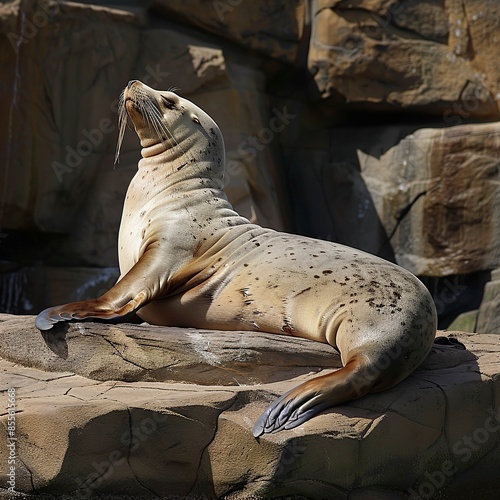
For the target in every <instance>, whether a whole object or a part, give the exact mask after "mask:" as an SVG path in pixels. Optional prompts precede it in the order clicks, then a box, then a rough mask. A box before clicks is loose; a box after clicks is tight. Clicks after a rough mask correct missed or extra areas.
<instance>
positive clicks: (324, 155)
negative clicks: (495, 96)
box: [289, 123, 500, 331]
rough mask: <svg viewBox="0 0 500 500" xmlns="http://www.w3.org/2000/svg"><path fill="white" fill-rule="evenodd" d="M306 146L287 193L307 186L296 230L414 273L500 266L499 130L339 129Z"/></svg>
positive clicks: (450, 272) (496, 127)
mask: <svg viewBox="0 0 500 500" xmlns="http://www.w3.org/2000/svg"><path fill="white" fill-rule="evenodd" d="M356 131H358V132H361V133H360V134H359V135H356V134H355V132H356ZM335 137H336V138H337V140H338V144H336V145H334V146H331V147H330V151H329V147H328V144H329V143H330V144H332V142H333V138H335ZM308 139H309V138H308ZM308 139H306V140H305V141H304V142H305V143H304V145H303V148H302V149H301V150H300V152H299V153H298V154H297V155H296V156H295V158H294V160H292V162H293V163H292V168H291V169H290V173H289V175H290V179H291V182H292V186H293V190H294V192H295V193H297V194H298V192H299V190H301V189H304V188H303V186H307V188H306V189H308V191H306V195H307V196H306V199H307V200H310V201H311V202H310V204H309V203H307V204H306V205H305V206H304V205H302V206H301V207H300V209H299V210H300V217H301V219H302V221H301V223H302V225H301V227H300V229H301V230H302V231H306V230H307V229H309V231H308V232H309V234H311V235H312V236H316V237H320V238H326V239H333V240H337V241H338V240H341V241H344V242H346V243H347V244H349V245H352V246H355V247H362V248H363V249H365V250H367V251H369V252H372V253H376V254H383V252H384V251H385V255H384V256H385V257H390V254H389V252H388V249H391V250H392V251H393V252H394V256H395V259H396V261H397V262H398V263H399V264H400V265H402V266H403V267H405V268H407V269H409V270H410V271H412V272H413V273H414V274H417V275H424V276H449V275H455V274H470V273H473V272H475V271H479V270H482V269H492V268H495V267H497V266H498V265H499V264H500V252H499V248H500V241H499V240H498V235H499V234H500V219H499V218H498V217H497V214H498V213H499V210H500V190H499V180H500V169H499V161H498V158H499V155H500V125H499V124H498V123H491V124H467V125H458V126H454V127H449V128H417V129H415V128H414V127H371V128H359V127H357V128H356V129H354V128H347V129H344V128H339V129H332V130H331V131H330V132H329V133H328V134H326V133H325V134H323V135H322V136H321V137H320V138H318V137H317V136H316V137H313V138H310V140H308ZM330 141H332V142H330ZM306 157H309V158H310V162H309V163H307V164H306V163H305V159H306ZM325 184H326V185H329V186H331V188H330V190H328V191H326V190H325ZM332 192H333V193H334V196H331V193H332ZM299 210H298V211H299ZM324 212H329V213H331V214H332V217H331V221H332V222H331V223H330V224H324V223H323V222H322V221H321V219H320V214H321V213H324ZM355 225H356V226H357V227H359V228H360V229H361V230H360V231H359V233H358V232H354V233H352V232H351V231H350V229H351V227H353V226H355ZM327 231H330V232H327ZM367 235H368V236H369V237H366V236H367ZM389 238H390V244H389ZM483 331H485V330H483ZM486 331H490V330H486Z"/></svg>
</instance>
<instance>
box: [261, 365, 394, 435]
mask: <svg viewBox="0 0 500 500" xmlns="http://www.w3.org/2000/svg"><path fill="white" fill-rule="evenodd" d="M366 367H367V365H366V364H365V363H363V362H360V358H358V357H353V358H352V359H351V360H350V361H348V362H346V365H345V366H344V367H343V368H340V369H339V370H336V371H335V372H333V373H329V374H327V375H322V376H319V377H316V378H313V379H312V380H308V381H307V382H304V383H303V384H301V385H299V386H298V387H296V388H295V389H292V390H291V391H289V392H287V393H286V394H284V395H283V396H281V397H280V398H278V399H277V400H276V401H275V402H274V403H273V404H272V405H271V406H270V407H269V408H268V409H267V410H266V411H265V412H264V413H263V414H262V415H261V416H260V417H259V418H258V419H257V421H256V422H255V425H254V427H253V435H254V437H259V436H260V435H262V434H264V433H274V432H278V431H281V430H284V429H293V428H294V427H297V426H298V425H300V424H302V423H304V422H305V421H307V420H309V419H310V418H311V417H314V416H315V415H317V414H318V413H320V412H322V411H323V410H325V409H327V408H330V407H331V406H334V405H336V404H340V403H344V402H346V401H349V400H351V399H355V398H358V397H360V396H363V395H365V394H367V393H368V392H370V391H371V390H372V388H375V389H376V390H381V389H384V388H387V387H388V386H390V385H391V384H390V383H389V384H387V382H383V384H381V383H380V380H379V379H381V378H383V372H378V373H377V374H375V375H371V376H367V373H366Z"/></svg>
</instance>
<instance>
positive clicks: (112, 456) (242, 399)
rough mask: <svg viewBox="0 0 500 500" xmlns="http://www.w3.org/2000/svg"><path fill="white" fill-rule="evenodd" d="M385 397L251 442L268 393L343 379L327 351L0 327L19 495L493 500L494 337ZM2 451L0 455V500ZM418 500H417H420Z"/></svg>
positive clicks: (112, 328)
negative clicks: (331, 375)
mask: <svg viewBox="0 0 500 500" xmlns="http://www.w3.org/2000/svg"><path fill="white" fill-rule="evenodd" d="M453 336H455V337H456V338H458V339H459V340H460V341H461V342H463V343H464V344H465V345H466V347H467V350H458V349H450V348H446V347H441V346H436V347H434V348H433V350H432V352H431V354H430V355H429V357H428V358H427V360H426V361H425V362H424V363H423V365H422V366H421V367H420V368H419V369H417V370H416V371H415V373H414V374H413V375H411V376H410V377H409V378H408V379H407V380H406V381H404V382H402V383H401V384H399V385H398V386H397V387H395V388H393V389H391V390H388V391H385V392H382V393H379V394H373V395H369V396H366V397H364V398H361V399H359V400H357V401H352V402H350V403H349V404H344V405H340V406H337V407H335V408H332V409H330V410H328V411H325V412H323V413H322V414H321V415H319V416H317V417H316V418H313V419H312V420H310V421H309V422H307V423H306V424H305V425H302V426H301V427H298V428H296V429H293V430H289V431H283V432H281V433H278V434H274V435H265V436H263V437H261V438H260V439H259V440H256V439H254V438H253V436H252V432H251V430H252V425H253V423H254V422H255V419H256V418H257V417H258V416H259V414H260V413H261V412H262V411H263V410H264V409H265V408H266V407H267V405H268V404H269V403H270V402H271V401H272V400H273V399H274V398H275V397H276V396H278V395H280V394H282V393H284V392H285V391H287V390H289V389H291V388H292V387H294V386H296V385H298V383H299V382H300V381H303V380H306V379H308V378H311V377H313V376H315V375H316V374H317V373H326V372H327V371H328V370H332V369H335V368H336V367H338V366H340V364H339V363H340V361H339V357H338V355H337V354H335V352H334V351H333V350H332V349H330V348H329V347H328V346H325V345H322V344H319V343H315V342H311V341H307V340H303V339H296V338H289V337H284V336H283V337H282V336H276V335H265V334H256V333H249V332H215V331H203V330H193V329H178V328H168V327H153V326H148V325H129V324H123V325H105V324H99V323H74V324H71V325H69V326H67V327H65V328H62V329H60V330H58V331H54V332H48V333H47V334H45V335H44V336H42V335H41V334H40V332H38V330H36V328H35V327H34V318H33V317H32V316H12V315H0V370H1V385H0V390H1V394H2V405H1V407H0V422H1V428H2V432H6V430H7V402H6V401H7V390H8V388H15V391H16V421H15V423H16V429H15V433H16V438H17V441H16V489H17V490H18V491H20V492H23V493H24V494H27V495H30V494H39V495H40V494H42V495H49V496H50V495H65V496H66V498H88V497H89V496H90V495H104V496H106V495H111V496H113V495H114V496H116V495H118V496H120V495H128V496H129V497H132V498H147V497H151V498H169V497H175V496H177V497H181V498H184V497H187V498H221V497H225V498H235V499H239V498H240V499H242V498H262V497H265V498H276V497H289V496H290V495H296V498H310V499H322V498H328V499H365V498H370V499H372V498H373V499H377V498H380V499H387V498H394V499H406V498H428V497H429V494H430V492H431V490H432V496H433V498H444V499H457V498H474V499H476V498H494V497H495V496H496V495H498V493H499V492H500V478H499V477H498V474H496V471H498V467H499V466H500V449H499V446H498V444H499V437H500V432H499V430H500V409H499V403H498V402H499V400H500V379H499V376H498V373H499V372H500V355H499V349H498V335H488V334H467V333H461V332H453ZM7 460H8V449H7V448H6V447H5V446H2V447H0V464H1V468H0V474H1V475H0V488H1V490H0V495H2V496H4V497H7V492H6V488H7V486H8V485H7V481H8V477H7V472H6V467H5V465H6V464H7ZM426 495H427V496H426Z"/></svg>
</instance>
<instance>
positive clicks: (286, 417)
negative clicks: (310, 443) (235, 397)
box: [252, 388, 330, 438]
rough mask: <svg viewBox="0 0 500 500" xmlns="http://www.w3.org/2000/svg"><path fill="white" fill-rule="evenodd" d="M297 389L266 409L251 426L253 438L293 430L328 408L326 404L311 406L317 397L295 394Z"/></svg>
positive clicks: (314, 394)
mask: <svg viewBox="0 0 500 500" xmlns="http://www.w3.org/2000/svg"><path fill="white" fill-rule="evenodd" d="M298 389H299V388H296V389H293V390H291V391H289V392H287V393H286V394H284V395H283V396H281V397H280V398H278V399H277V400H276V401H275V402H274V403H273V404H272V405H271V406H269V408H267V410H266V411H265V412H264V413H263V414H262V415H261V416H260V417H259V418H258V419H257V421H256V422H255V424H254V426H253V430H252V432H253V435H254V437H256V438H257V437H259V436H261V435H262V434H272V433H275V432H279V431H281V430H285V429H293V428H294V427H297V426H298V425H300V424H302V423H304V422H305V421H307V420H309V419H310V418H311V417H313V416H314V415H317V414H318V413H320V412H321V411H323V410H324V409H325V408H327V407H328V406H330V404H329V403H326V402H323V403H321V402H319V403H317V404H314V403H313V405H312V404H311V403H312V401H314V400H315V399H317V398H318V395H317V394H316V393H313V394H311V395H310V396H308V395H307V393H300V392H297V391H298ZM294 394H295V395H294Z"/></svg>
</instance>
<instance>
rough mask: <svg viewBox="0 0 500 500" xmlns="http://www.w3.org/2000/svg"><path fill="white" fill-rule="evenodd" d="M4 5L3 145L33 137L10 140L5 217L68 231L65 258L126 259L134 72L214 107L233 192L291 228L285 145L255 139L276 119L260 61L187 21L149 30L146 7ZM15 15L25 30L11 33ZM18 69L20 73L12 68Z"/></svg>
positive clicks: (256, 215)
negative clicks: (252, 62) (128, 95)
mask: <svg viewBox="0 0 500 500" xmlns="http://www.w3.org/2000/svg"><path fill="white" fill-rule="evenodd" d="M16 7H17V8H16ZM1 9H2V10H1V11H0V16H1V18H2V19H3V20H4V21H5V23H4V24H3V33H4V34H5V35H7V37H5V38H4V39H2V42H1V43H2V44H3V45H2V47H3V49H2V52H1V57H2V64H5V65H6V67H10V68H12V71H11V72H10V74H11V75H12V77H13V80H12V81H11V82H7V81H5V82H4V85H5V86H4V91H5V93H4V100H5V102H6V103H8V104H7V105H6V106H5V107H4V108H3V112H4V113H5V115H4V118H5V120H4V121H3V123H5V124H7V128H6V129H5V130H1V132H3V134H2V137H3V141H4V144H5V145H7V144H10V142H12V141H13V139H14V138H17V137H20V138H22V140H23V141H24V142H22V143H21V142H19V141H16V142H14V143H13V146H14V147H15V148H16V149H15V151H14V150H13V149H12V147H5V148H2V150H3V151H5V152H6V155H7V156H8V157H7V156H6V157H5V158H3V157H2V158H1V159H2V164H5V175H3V176H2V181H3V182H5V183H6V185H8V186H9V189H8V190H7V189H2V191H1V193H2V195H1V196H2V199H1V205H2V221H1V224H0V225H1V226H2V227H5V228H9V229H20V228H27V229H30V228H37V229H39V230H42V231H45V232H47V233H63V234H67V235H68V238H66V239H65V240H64V241H63V243H62V245H59V246H58V254H59V255H60V257H61V258H62V259H65V260H68V258H71V259H72V260H73V262H75V261H76V262H84V263H85V264H87V265H88V264H90V265H99V266H112V265H116V263H117V261H116V241H117V232H118V226H119V220H120V216H121V210H122V205H123V199H124V196H125V191H126V189H127V186H128V184H129V182H130V179H131V178H132V176H133V175H134V173H135V171H136V170H137V162H138V160H139V159H140V144H139V141H138V139H137V137H136V135H135V134H134V133H133V132H130V133H129V134H127V136H126V141H125V144H124V146H123V150H122V151H123V154H122V155H121V158H120V163H119V165H118V168H117V169H116V170H113V159H114V150H115V145H116V129H117V127H116V109H117V102H118V97H119V94H120V92H121V90H122V89H123V87H124V86H125V85H126V83H127V81H128V80H130V79H131V78H139V79H141V80H142V81H144V82H145V83H147V84H148V85H150V86H153V87H157V88H165V89H166V88H169V87H171V86H172V84H174V83H175V84H176V85H177V86H178V87H180V88H182V94H183V95H184V96H186V97H188V98H189V99H192V100H193V101H196V102H197V103H198V104H199V105H200V106H202V107H203V108H204V109H205V110H206V111H207V112H208V113H209V114H211V115H212V116H213V117H214V119H215V120H216V121H217V123H218V124H219V126H220V127H221V129H222V132H223V134H224V137H225V140H226V148H227V156H228V159H229V160H230V164H229V165H228V167H229V168H228V174H227V176H226V177H227V178H226V191H227V193H228V195H229V197H230V199H231V201H232V202H233V204H234V206H235V207H236V209H237V210H238V211H239V212H240V213H241V214H242V215H244V216H247V217H248V218H250V219H251V220H253V221H255V222H256V221H259V222H260V223H262V224H264V225H267V226H271V227H275V228H277V229H280V228H282V227H283V217H282V214H281V213H280V209H279V206H280V203H281V202H280V201H279V199H278V198H279V197H280V198H282V192H281V190H282V186H280V185H278V184H279V182H280V180H279V177H278V176H277V173H276V168H275V165H274V158H276V157H277V154H276V152H275V151H273V150H274V149H275V148H276V145H274V146H273V144H271V143H269V144H268V143H258V147H254V148H248V147H247V149H245V145H246V141H247V140H248V139H250V138H252V137H254V136H257V133H258V132H259V131H260V130H261V129H264V128H266V127H268V126H269V122H270V120H271V119H272V118H273V117H274V114H273V106H271V105H270V103H269V102H268V99H269V98H268V96H267V95H265V94H264V93H263V82H264V79H263V75H262V74H261V72H260V71H259V70H258V69H255V68H254V67H243V66H241V65H240V64H239V63H238V61H237V57H236V55H235V54H233V55H232V56H231V57H230V58H229V60H228V59H227V58H226V56H225V54H224V52H223V51H222V47H221V46H218V45H217V43H210V44H207V43H206V42H205V41H204V40H200V39H199V38H197V37H196V36H193V35H188V34H185V33H183V32H182V30H174V29H171V28H167V27H165V26H161V27H160V28H151V29H148V28H146V27H145V26H144V24H143V14H144V12H143V11H134V10H120V9H114V8H109V9H107V8H97V7H95V6H92V5H84V4H77V3H69V4H68V3H58V2H55V1H48V0H47V1H44V2H38V3H37V2H32V3H31V4H28V3H26V4H23V6H22V8H21V7H20V4H19V3H18V2H17V3H15V4H13V5H8V6H3V7H1ZM38 19H40V20H39V21H37V20H38ZM16 21H19V22H20V32H18V31H17V30H16V31H9V30H13V27H14V26H15V25H16ZM34 23H38V24H40V26H39V27H37V26H36V24H34ZM31 26H33V27H34V28H33V29H34V30H36V33H34V34H33V35H32V36H30V35H29V33H31V31H28V30H31ZM96 46H97V47H98V48H99V49H98V51H97V52H96V49H95V47H96ZM32 60H37V61H42V62H43V63H42V64H38V65H36V66H35V65H33V64H31V61H32ZM16 68H17V69H16ZM16 71H17V73H16ZM18 73H20V74H22V78H21V77H19V78H14V76H15V75H16V74H18ZM40 81H45V82H46V84H45V85H41V84H40V83H37V82H40ZM92 82H93V83H92ZM103 89H104V90H103ZM21 96H22V97H21ZM27 96H29V98H28V97H27ZM221 103H224V106H221ZM9 110H10V111H9ZM14 111H15V112H14ZM278 111H279V110H278ZM27 122H29V123H33V129H32V130H31V133H30V134H29V135H27V134H23V130H24V129H25V128H26V123H27ZM235 124H237V126H236V127H235ZM285 125H286V124H285ZM260 146H262V147H260ZM273 165H274V166H273ZM256 200H258V201H256Z"/></svg>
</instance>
